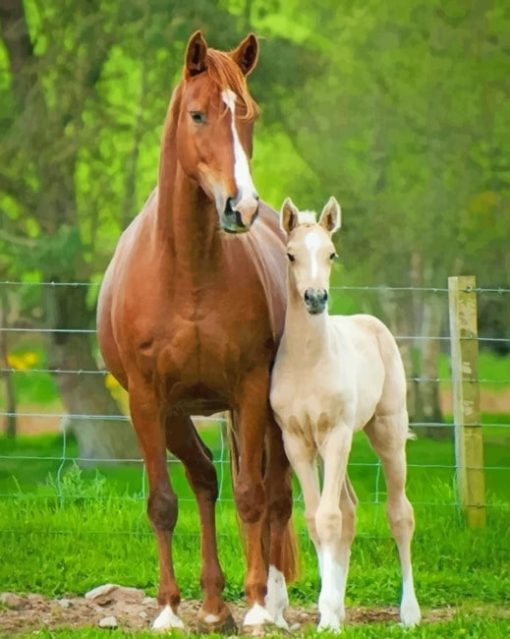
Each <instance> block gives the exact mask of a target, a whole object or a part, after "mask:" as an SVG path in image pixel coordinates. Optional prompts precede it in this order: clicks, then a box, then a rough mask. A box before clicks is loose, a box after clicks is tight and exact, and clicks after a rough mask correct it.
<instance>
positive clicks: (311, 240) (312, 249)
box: [305, 231, 322, 279]
mask: <svg viewBox="0 0 510 639" xmlns="http://www.w3.org/2000/svg"><path fill="white" fill-rule="evenodd" d="M321 245H322V241H321V237H320V235H319V234H318V233H316V232H315V231H313V232H312V233H308V234H307V235H306V236H305V246H306V248H307V250H308V252H309V254H310V261H311V267H312V272H311V276H312V279H314V278H315V277H317V275H318V274H319V260H318V257H319V256H318V255H317V254H318V252H319V249H320V247H321Z"/></svg>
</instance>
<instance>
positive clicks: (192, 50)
mask: <svg viewBox="0 0 510 639" xmlns="http://www.w3.org/2000/svg"><path fill="white" fill-rule="evenodd" d="M185 70H186V75H187V76H188V77H192V76H194V75H198V74H199V73H203V72H204V71H206V70H207V42H206V41H205V40H204V36H203V35H202V32H201V31H195V33H194V34H193V35H192V36H191V37H190V39H189V40H188V46H187V48H186V65H185Z"/></svg>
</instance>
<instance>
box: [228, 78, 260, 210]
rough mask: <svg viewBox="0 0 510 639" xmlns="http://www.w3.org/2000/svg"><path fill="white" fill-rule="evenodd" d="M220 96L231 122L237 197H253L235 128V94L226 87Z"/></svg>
mask: <svg viewBox="0 0 510 639" xmlns="http://www.w3.org/2000/svg"><path fill="white" fill-rule="evenodd" d="M221 97H222V99H223V102H224V103H225V104H226V105H227V107H228V109H229V110H230V113H231V122H232V139H233V143H234V176H235V180H236V185H237V192H238V198H237V200H238V201H239V202H240V201H241V200H243V199H244V198H246V197H254V195H255V193H256V191H255V186H254V185H253V180H252V179H251V173H250V165H249V163H248V158H247V157H246V153H245V152H244V149H243V145H242V144H241V141H240V140H239V135H238V134H237V129H236V118H235V113H236V94H235V93H234V92H233V91H231V90H230V89H226V90H225V91H223V92H222V94H221Z"/></svg>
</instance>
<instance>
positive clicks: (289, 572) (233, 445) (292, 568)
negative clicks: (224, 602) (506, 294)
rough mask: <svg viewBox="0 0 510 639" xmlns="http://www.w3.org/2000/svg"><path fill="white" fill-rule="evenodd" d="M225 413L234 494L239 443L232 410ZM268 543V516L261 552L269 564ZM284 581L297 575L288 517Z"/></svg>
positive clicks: (294, 538)
mask: <svg viewBox="0 0 510 639" xmlns="http://www.w3.org/2000/svg"><path fill="white" fill-rule="evenodd" d="M226 415H227V436H228V441H229V445H230V474H231V479H232V492H233V493H234V494H235V486H236V481H237V477H238V475H239V445H238V441H237V435H238V431H237V424H236V422H235V419H234V417H233V415H232V411H228V412H227V413H226ZM265 464H266V455H265V454H264V456H263V460H262V465H263V467H265ZM237 523H238V525H239V528H240V531H241V544H242V546H243V550H244V553H245V555H246V535H245V534H244V524H243V522H242V521H241V518H240V517H239V515H237ZM269 543H270V530H269V518H267V517H266V521H265V525H264V531H263V535H262V553H263V556H264V557H265V560H266V565H268V564H269ZM282 572H283V574H284V576H285V581H286V582H287V583H290V582H292V581H295V580H296V579H297V577H298V575H299V550H298V542H297V536H296V531H295V530H294V525H293V522H292V517H290V519H289V521H288V523H287V527H286V529H285V532H284V534H283V570H282Z"/></svg>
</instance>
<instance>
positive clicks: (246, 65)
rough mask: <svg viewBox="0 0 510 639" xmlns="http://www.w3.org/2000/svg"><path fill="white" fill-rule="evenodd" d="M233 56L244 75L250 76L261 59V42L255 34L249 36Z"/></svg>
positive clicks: (235, 50)
mask: <svg viewBox="0 0 510 639" xmlns="http://www.w3.org/2000/svg"><path fill="white" fill-rule="evenodd" d="M231 56H232V58H233V59H234V61H235V62H236V63H237V65H238V67H239V68H240V69H241V71H242V72H243V73H244V75H250V73H251V72H252V71H253V69H254V68H255V66H256V65H257V61H258V59H259V41H258V40H257V37H256V36H255V34H253V33H250V34H249V35H247V36H246V38H245V39H244V40H243V41H242V42H241V44H240V45H239V46H238V47H237V49H234V51H232V53H231Z"/></svg>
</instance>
